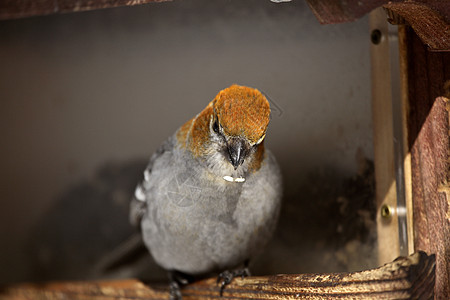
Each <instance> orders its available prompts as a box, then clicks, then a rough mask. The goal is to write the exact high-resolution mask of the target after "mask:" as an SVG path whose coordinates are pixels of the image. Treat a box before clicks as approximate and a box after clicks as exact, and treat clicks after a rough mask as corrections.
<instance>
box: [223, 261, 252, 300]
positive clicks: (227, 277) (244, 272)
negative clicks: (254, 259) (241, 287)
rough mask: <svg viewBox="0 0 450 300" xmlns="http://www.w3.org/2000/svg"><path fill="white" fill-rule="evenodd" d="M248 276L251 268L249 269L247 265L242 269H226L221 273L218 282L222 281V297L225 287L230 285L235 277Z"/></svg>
mask: <svg viewBox="0 0 450 300" xmlns="http://www.w3.org/2000/svg"><path fill="white" fill-rule="evenodd" d="M247 276H250V270H249V269H248V267H247V266H245V267H244V268H242V269H236V270H233V271H228V270H226V271H223V272H222V273H220V274H219V276H218V277H217V283H220V297H222V296H223V291H224V289H225V287H226V286H227V285H229V284H230V283H231V282H232V281H233V279H234V278H236V277H241V278H244V277H247Z"/></svg>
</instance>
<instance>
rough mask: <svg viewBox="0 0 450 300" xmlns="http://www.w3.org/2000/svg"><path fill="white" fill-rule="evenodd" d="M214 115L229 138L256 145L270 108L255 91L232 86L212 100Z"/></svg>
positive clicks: (264, 98)
mask: <svg viewBox="0 0 450 300" xmlns="http://www.w3.org/2000/svg"><path fill="white" fill-rule="evenodd" d="M213 109H214V113H215V115H216V116H217V118H218V120H219V123H220V124H221V125H222V127H223V129H224V131H225V132H226V133H227V134H228V135H230V136H241V137H245V138H247V139H248V140H249V141H250V142H251V143H256V142H257V141H258V140H259V139H260V138H261V137H262V136H263V135H264V134H265V132H266V129H267V125H268V124H269V117H270V106H269V102H268V101H267V99H266V97H264V96H263V95H262V94H261V93H260V92H259V91H258V90H257V89H253V88H249V87H245V86H239V85H232V86H230V87H229V88H227V89H224V90H222V91H220V92H219V94H217V96H216V98H215V99H214V100H213Z"/></svg>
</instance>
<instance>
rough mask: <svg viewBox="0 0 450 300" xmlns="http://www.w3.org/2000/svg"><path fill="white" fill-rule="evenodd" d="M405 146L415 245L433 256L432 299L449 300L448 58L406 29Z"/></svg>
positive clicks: (449, 64)
mask: <svg viewBox="0 0 450 300" xmlns="http://www.w3.org/2000/svg"><path fill="white" fill-rule="evenodd" d="M406 39H407V42H406V44H407V49H406V52H407V54H406V55H407V61H408V63H407V66H408V70H407V76H408V105H409V114H408V121H407V126H408V146H409V148H410V149H411V172H412V198H413V206H414V216H413V217H414V244H415V249H416V250H424V251H427V252H430V253H436V260H437V266H436V290H435V293H436V297H437V299H447V296H448V295H450V285H449V284H448V283H449V282H450V276H449V275H450V274H449V272H450V215H449V211H450V208H449V206H450V204H449V201H450V198H449V193H448V192H446V191H448V190H449V184H448V183H449V181H450V174H449V172H450V171H449V170H450V168H449V152H450V138H449V112H448V97H449V92H448V90H447V89H446V86H450V84H449V80H450V53H448V52H430V51H429V50H428V48H427V47H426V46H425V45H424V44H423V43H422V42H421V40H420V39H419V37H418V36H417V35H416V34H415V32H414V31H413V30H412V28H410V27H407V28H406Z"/></svg>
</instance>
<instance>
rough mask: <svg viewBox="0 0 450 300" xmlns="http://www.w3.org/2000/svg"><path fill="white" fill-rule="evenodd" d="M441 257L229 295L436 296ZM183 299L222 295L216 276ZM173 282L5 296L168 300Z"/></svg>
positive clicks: (281, 279) (9, 290) (45, 288)
mask: <svg viewBox="0 0 450 300" xmlns="http://www.w3.org/2000/svg"><path fill="white" fill-rule="evenodd" d="M434 272H435V257H434V255H430V256H428V255H427V254H425V253H424V252H419V253H415V254H413V255H411V256H409V257H401V258H398V259H396V260H395V261H393V262H391V263H388V264H386V265H384V266H382V267H380V268H377V269H372V270H367V271H362V272H354V273H330V274H300V275H274V276H262V277H247V278H242V279H241V278H236V279H235V280H234V281H233V282H232V283H231V284H230V285H228V286H227V287H226V288H225V291H224V294H223V298H226V299H235V298H240V299H242V298H246V299H330V298H352V299H369V298H371V299H374V298H376V299H431V298H433V295H434V292H433V290H434V279H435V277H434ZM182 294H183V299H211V298H220V297H219V286H218V285H217V283H216V278H209V279H205V280H202V281H198V282H196V283H193V284H190V285H188V286H186V287H184V288H183V289H182ZM168 297H169V293H168V287H167V286H157V285H150V286H148V285H146V284H144V283H142V282H140V281H139V280H134V279H130V280H120V281H96V282H60V283H45V284H18V285H14V286H8V287H5V288H3V289H1V290H0V299H167V298H168Z"/></svg>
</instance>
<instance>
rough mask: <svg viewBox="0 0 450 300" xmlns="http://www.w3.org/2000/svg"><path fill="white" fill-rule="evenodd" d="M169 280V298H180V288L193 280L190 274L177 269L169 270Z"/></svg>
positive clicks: (178, 299) (175, 299) (174, 299)
mask: <svg viewBox="0 0 450 300" xmlns="http://www.w3.org/2000/svg"><path fill="white" fill-rule="evenodd" d="M169 280H170V287H169V288H170V300H181V298H182V296H181V288H182V287H183V286H185V285H187V284H189V283H190V282H192V281H193V279H192V277H191V276H189V275H187V274H184V273H181V272H178V271H170V272H169Z"/></svg>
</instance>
